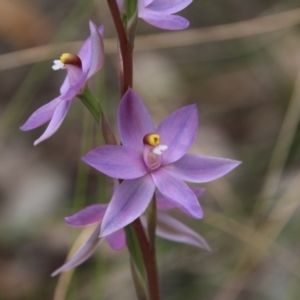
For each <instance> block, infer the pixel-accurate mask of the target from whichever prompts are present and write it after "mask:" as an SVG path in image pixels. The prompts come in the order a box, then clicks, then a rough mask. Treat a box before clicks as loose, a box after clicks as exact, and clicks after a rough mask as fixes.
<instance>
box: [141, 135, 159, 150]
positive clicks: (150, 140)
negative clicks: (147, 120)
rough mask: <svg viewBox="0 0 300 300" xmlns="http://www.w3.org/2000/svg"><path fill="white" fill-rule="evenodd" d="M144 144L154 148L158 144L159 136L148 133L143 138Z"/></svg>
mask: <svg viewBox="0 0 300 300" xmlns="http://www.w3.org/2000/svg"><path fill="white" fill-rule="evenodd" d="M143 142H144V144H147V145H149V146H153V147H156V146H158V145H159V144H160V136H159V135H158V134H156V133H148V134H146V135H145V136H144V139H143Z"/></svg>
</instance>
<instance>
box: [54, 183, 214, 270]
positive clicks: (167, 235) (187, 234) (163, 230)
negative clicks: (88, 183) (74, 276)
mask: <svg viewBox="0 0 300 300" xmlns="http://www.w3.org/2000/svg"><path fill="white" fill-rule="evenodd" d="M193 191H194V193H195V195H196V196H201V195H202V194H203V192H204V189H196V188H195V189H193ZM157 199H159V200H158V201H157V208H158V209H170V208H173V206H172V204H170V203H169V204H167V203H168V199H164V197H163V196H158V197H157ZM107 206H108V205H107V204H94V205H90V206H87V207H85V208H84V209H82V210H80V211H79V212H77V213H75V214H74V215H72V216H70V217H66V218H65V220H66V223H67V224H68V225H70V226H74V227H85V226H89V225H92V224H95V223H98V225H97V227H96V228H95V230H94V231H93V233H92V234H91V236H90V237H89V238H88V239H87V241H86V242H85V243H84V244H83V245H82V246H81V247H80V248H79V249H78V250H77V252H76V253H75V254H74V255H73V256H72V257H71V258H70V259H69V260H68V261H67V262H66V263H65V264H64V265H62V266H61V267H60V268H58V269H57V270H56V271H54V272H53V273H52V276H56V275H57V274H59V273H61V272H65V271H67V270H70V269H73V268H75V267H77V266H79V265H80V264H82V263H83V262H84V261H86V260H87V259H88V258H90V257H91V256H92V255H93V254H94V253H95V251H96V250H97V249H98V247H99V246H100V245H101V244H102V242H103V241H104V239H105V238H106V240H107V242H108V244H109V245H110V247H111V248H112V249H114V250H120V249H122V248H124V247H125V246H126V237H125V232H124V229H123V228H121V229H119V230H117V231H116V232H114V233H112V234H110V235H107V236H106V237H99V233H100V227H101V221H102V220H103V216H104V214H105V212H106V209H107ZM167 206H168V207H167ZM141 222H142V225H143V227H144V228H145V229H146V228H147V221H146V218H145V217H144V216H141ZM156 235H157V236H159V237H161V238H164V239H167V240H170V241H174V242H178V243H184V244H188V245H192V246H196V247H199V248H202V249H205V250H207V251H210V247H209V245H208V244H207V242H206V241H205V239H204V238H203V237H202V236H200V235H199V234H198V233H197V232H195V231H194V230H192V229H191V228H189V227H188V226H186V225H184V224H183V223H181V222H179V221H178V220H176V219H174V218H173V217H171V216H169V215H167V214H165V213H163V212H158V213H157V226H156Z"/></svg>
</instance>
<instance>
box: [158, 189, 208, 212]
mask: <svg viewBox="0 0 300 300" xmlns="http://www.w3.org/2000/svg"><path fill="white" fill-rule="evenodd" d="M190 189H191V190H192V191H193V193H194V194H195V196H196V197H197V198H198V197H200V196H202V195H203V194H204V192H205V189H204V188H195V187H190ZM155 195H156V206H157V209H158V210H168V209H172V208H178V205H176V204H175V203H174V202H172V201H170V199H169V198H167V197H165V196H164V195H163V194H162V193H161V192H160V191H158V190H157V191H156V192H155ZM179 209H182V207H179Z"/></svg>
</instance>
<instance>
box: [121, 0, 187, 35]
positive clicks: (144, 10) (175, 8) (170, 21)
mask: <svg viewBox="0 0 300 300" xmlns="http://www.w3.org/2000/svg"><path fill="white" fill-rule="evenodd" d="M192 1H193V0H138V17H139V18H141V19H143V20H144V21H146V22H147V23H149V24H151V25H153V26H155V27H158V28H161V29H166V30H181V29H185V28H187V27H188V26H189V24H190V22H189V21H188V20H187V19H185V18H183V17H180V16H177V15H173V14H174V13H177V12H179V11H181V10H183V9H184V8H186V7H187V6H188V5H189V4H191V3H192ZM117 4H118V7H119V10H120V11H121V12H124V11H125V9H124V0H117Z"/></svg>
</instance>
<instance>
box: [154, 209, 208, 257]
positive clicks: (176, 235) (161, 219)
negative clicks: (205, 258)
mask: <svg viewBox="0 0 300 300" xmlns="http://www.w3.org/2000/svg"><path fill="white" fill-rule="evenodd" d="M156 235H157V236H159V237H162V238H164V239H167V240H170V241H174V242H178V243H184V244H188V245H193V246H196V247H199V248H203V249H205V250H207V251H211V249H210V247H209V245H208V243H207V242H206V241H205V239H204V238H203V237H202V236H201V235H199V234H198V233H197V232H196V231H194V230H192V229H191V228H189V227H188V226H186V225H185V224H183V223H181V222H179V221H178V220H176V219H174V218H172V217H171V216H168V215H166V214H164V213H162V212H158V213H157V227H156Z"/></svg>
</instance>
